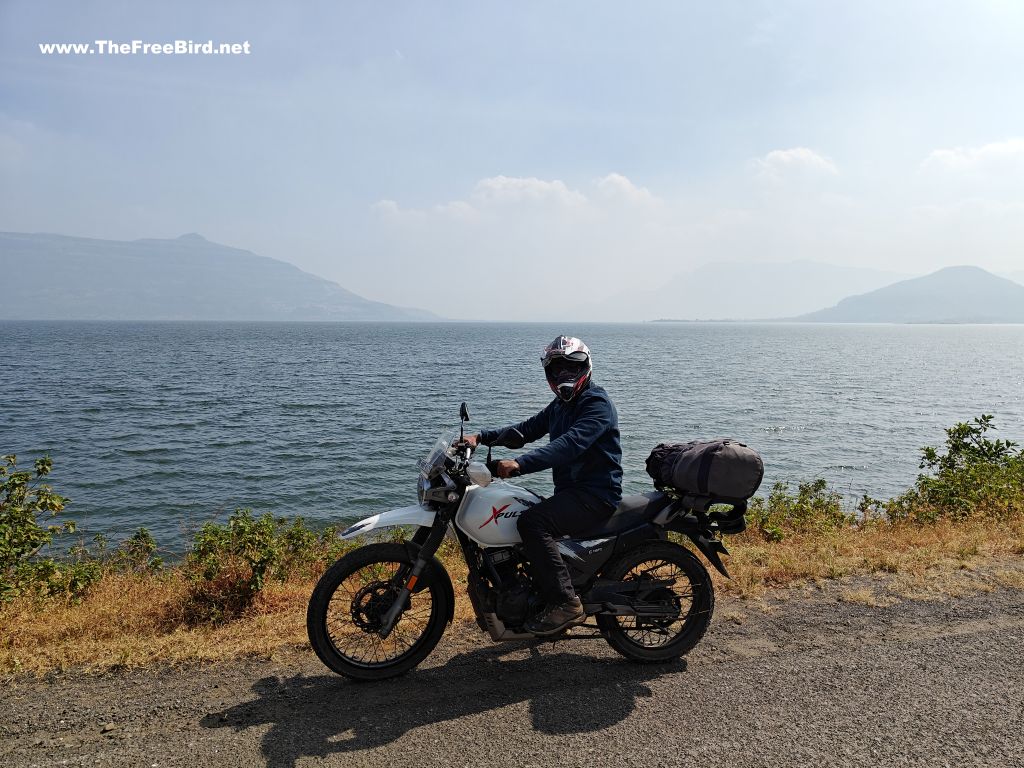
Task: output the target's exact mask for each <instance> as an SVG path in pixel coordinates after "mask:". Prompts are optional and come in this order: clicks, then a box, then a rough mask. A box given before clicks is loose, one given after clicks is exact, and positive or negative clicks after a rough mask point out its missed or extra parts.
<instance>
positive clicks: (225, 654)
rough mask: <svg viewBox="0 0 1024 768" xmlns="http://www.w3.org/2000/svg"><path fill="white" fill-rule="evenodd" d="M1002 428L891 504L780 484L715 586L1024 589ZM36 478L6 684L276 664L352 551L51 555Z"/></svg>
mask: <svg viewBox="0 0 1024 768" xmlns="http://www.w3.org/2000/svg"><path fill="white" fill-rule="evenodd" d="M991 428H992V426H991V423H990V419H989V418H988V417H982V418H981V419H978V420H975V421H974V422H972V423H969V424H958V425H956V426H955V427H953V428H951V429H950V430H947V443H946V448H945V451H944V452H942V453H940V452H939V451H936V450H934V449H931V448H926V449H923V451H922V469H925V470H927V471H926V473H925V474H922V475H921V476H920V477H919V478H918V481H917V483H916V484H915V485H914V487H913V488H911V489H909V490H908V491H907V492H906V493H904V494H901V495H900V496H898V497H896V498H893V499H889V500H886V501H879V500H875V499H864V500H863V501H862V502H861V504H860V505H859V506H858V508H857V509H856V510H847V509H845V508H844V507H843V504H842V501H841V499H840V497H839V495H838V494H836V493H834V492H832V491H831V490H829V489H828V488H827V487H826V485H825V484H824V482H822V481H818V482H814V483H808V484H804V485H800V486H798V488H797V489H795V490H792V489H790V488H788V487H786V486H784V485H779V486H776V487H774V488H773V489H771V491H770V493H769V494H768V496H767V497H764V498H759V499H757V500H755V503H754V504H752V506H751V509H750V512H749V515H748V529H747V531H745V532H744V533H743V534H740V535H738V536H734V537H730V538H729V539H728V541H727V542H726V543H727V546H728V547H729V549H730V552H731V556H730V557H729V558H728V560H727V566H728V567H729V570H730V572H731V574H732V579H731V580H728V581H727V580H725V579H722V578H720V577H718V576H717V574H715V577H716V582H717V586H718V589H719V591H720V593H723V594H726V595H731V596H734V597H736V598H740V599H746V598H757V597H760V596H762V595H764V594H765V593H766V592H768V591H770V590H772V589H774V588H777V587H784V586H792V585H795V584H807V583H813V582H817V581H821V580H829V579H841V578H843V577H849V576H862V575H870V574H886V575H889V576H891V578H888V579H887V584H888V586H887V587H886V588H885V589H878V588H876V587H874V586H872V585H871V584H868V585H867V586H865V585H864V584H859V585H857V586H855V587H851V588H850V589H849V590H848V591H847V592H845V593H844V599H849V600H852V601H856V602H862V603H868V604H885V603H887V602H891V601H893V600H898V599H921V598H934V597H941V596H944V595H945V596H948V595H960V594H963V593H965V592H970V591H972V590H977V589H991V588H994V587H995V586H997V585H1003V586H1007V587H1012V588H1018V589H1024V575H1022V574H1024V567H1018V563H1020V562H1021V560H1022V559H1021V555H1024V454H1022V452H1020V451H1018V450H1017V449H1016V446H1014V445H1013V444H1011V443H1007V442H1005V441H992V440H989V439H987V438H986V437H985V433H986V432H987V431H988V430H989V429H991ZM10 466H11V467H13V462H12V463H11V464H10ZM43 474H45V472H44V473H43ZM10 476H12V475H8V477H10ZM41 477H42V475H39V477H37V479H39V478H41ZM30 479H31V478H28V477H24V476H23V477H21V479H20V480H19V482H18V483H15V484H13V485H11V484H6V485H5V486H4V488H5V490H6V491H8V493H7V496H6V501H5V502H4V504H5V505H6V506H0V513H2V514H3V517H0V526H7V528H6V529H0V533H3V534H4V536H6V538H3V542H5V543H0V544H2V546H6V547H7V549H6V550H4V549H3V548H2V546H0V555H4V553H5V552H6V557H7V560H6V561H4V560H2V559H0V566H2V568H0V577H2V579H3V583H2V584H0V598H2V599H0V672H3V673H7V674H11V673H14V674H17V673H36V674H39V673H45V672H47V671H50V670H54V669H67V668H83V669H89V670H103V669H109V668H112V667H120V666H138V665H145V664H150V663H155V662H161V663H175V662H182V661H198V660H221V659H229V658H237V657H239V656H245V655H255V656H261V657H271V656H273V655H274V654H275V653H277V652H279V651H280V650H281V649H285V648H288V647H294V646H301V645H304V644H305V642H306V636H305V624H304V622H305V607H306V601H307V599H308V597H309V594H310V592H311V591H312V587H313V584H314V583H315V581H316V579H317V578H318V576H319V575H320V573H322V571H323V569H324V568H326V567H327V565H328V564H329V563H330V562H333V561H334V560H335V559H336V558H337V557H338V556H340V555H341V554H342V552H343V551H344V549H345V548H346V547H347V546H350V545H346V544H344V543H342V542H340V541H339V540H338V539H337V536H336V532H335V531H333V530H326V531H320V532H314V531H311V530H309V529H308V528H306V527H305V526H304V525H303V524H302V522H301V520H285V519H280V518H273V517H271V516H263V517H259V518H254V517H253V516H252V515H251V514H249V513H248V512H246V511H239V512H236V513H235V514H234V515H232V516H231V518H230V519H229V520H228V522H227V523H226V524H223V525H217V524H212V523H211V524H208V525H207V526H205V527H204V528H203V529H202V530H201V531H200V533H199V534H198V535H197V536H196V540H195V542H194V544H193V546H192V549H191V551H190V553H189V555H188V557H187V558H186V559H185V560H184V562H182V563H180V564H178V565H176V566H174V567H164V565H163V564H162V563H161V562H160V561H159V559H158V558H156V557H155V542H153V541H152V539H151V538H148V537H147V535H145V534H144V533H143V532H140V533H139V534H137V535H136V536H134V537H132V538H131V539H129V540H128V541H127V542H124V543H122V544H121V545H120V546H119V547H117V548H116V549H114V550H112V551H108V550H107V549H106V548H105V547H94V548H93V549H91V550H90V549H86V548H79V549H78V550H76V551H74V552H72V554H71V556H70V557H68V558H64V559H56V560H55V559H52V558H51V559H47V558H41V557H40V556H39V551H40V546H41V544H40V542H42V543H44V544H45V543H46V542H45V541H44V540H45V538H46V537H45V535H44V533H45V530H47V529H43V528H41V529H40V531H44V533H40V531H36V530H29V531H28V534H25V535H13V534H12V531H14V528H13V526H14V524H15V523H16V522H18V521H21V522H22V523H26V524H27V521H28V519H29V517H30V516H29V515H28V514H27V512H26V510H29V511H32V510H31V509H30V507H31V503H30V502H31V501H32V498H33V497H32V496H31V487H30V486H31V483H30ZM15 486H17V487H15ZM42 498H43V500H44V501H45V502H46V508H45V509H35V510H34V514H36V515H38V514H40V513H46V514H51V515H52V514H55V513H56V512H59V511H60V508H61V507H62V504H61V503H60V497H57V496H55V494H53V493H52V491H50V490H49V489H47V488H43V489H42ZM49 530H50V531H51V533H52V534H54V535H56V534H57V533H60V532H61V531H62V530H63V529H60V527H59V526H57V527H51V528H50V529H49ZM14 533H17V531H14ZM11 542H14V544H11ZM24 542H29V543H30V544H31V547H29V545H27V544H24ZM19 547H20V548H19ZM446 547H447V542H446ZM12 552H13V553H14V554H13V555H12V554H11V553H12ZM26 552H27V553H28V554H27V555H25V553H26ZM18 553H21V555H18V556H15V555H17V554H18ZM441 557H442V560H443V561H444V562H445V564H446V566H447V567H448V569H449V572H450V573H451V575H452V579H453V581H454V582H455V585H456V594H457V609H456V624H457V627H455V628H454V631H464V630H468V625H470V624H471V623H472V614H471V609H470V607H469V601H468V599H466V598H465V597H464V588H460V587H462V586H463V585H464V583H465V566H464V564H462V563H461V562H460V560H459V555H458V552H456V551H455V550H454V549H452V548H450V547H447V548H446V549H443V550H442V552H441ZM5 562H6V564H5ZM1007 564H1008V565H1007ZM1004 566H1006V567H1004ZM450 631H451V630H450ZM472 631H476V630H475V627H474V628H473V630H472Z"/></svg>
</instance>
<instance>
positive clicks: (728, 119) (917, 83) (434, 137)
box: [0, 0, 1024, 320]
mask: <svg viewBox="0 0 1024 768" xmlns="http://www.w3.org/2000/svg"><path fill="white" fill-rule="evenodd" d="M136 39H138V40H142V41H146V42H171V41H174V40H178V39H182V40H194V41H206V40H210V39H212V40H214V41H215V42H243V41H248V42H249V45H250V53H249V54H248V55H239V56H196V55H192V56H167V55H163V56H145V55H122V56H110V55H82V56H73V55H65V56H59V55H44V54H42V53H41V52H40V50H39V44H40V43H47V42H88V43H92V42H93V41H95V40H113V41H116V42H127V41H131V40H136ZM1021 40H1024V3H1020V2H1012V1H1010V0H1007V1H1005V2H986V1H985V0H970V1H964V2H942V1H941V0H939V1H936V0H929V1H928V2H914V1H908V2H892V0H888V1H886V2H875V1H873V0H867V1H865V2H858V3H847V2H842V3H841V2H826V1H822V0H814V1H808V2H791V1H788V0H776V1H773V2H718V3H691V2H642V1H641V2H631V3H626V2H594V1H589V2H558V3H552V2H517V3H508V2H481V1H475V2H422V1H421V2H378V3H366V2H322V3H280V2H274V3H260V2H238V3H232V2H219V3H209V2H192V1H191V0H182V1H180V2H174V3H170V2H167V3H160V4H157V3H139V2H89V1H88V0H84V1H82V2H61V3H58V2H46V1H45V0H44V1H40V0H31V1H22V0H0V230H5V231H18V232H51V233H60V234H67V235H78V236H84V237H98V238H110V239H118V240H130V239H135V238H143V237H177V236H178V235H181V234H184V233H188V232H198V233H201V234H202V235H204V236H205V237H207V238H208V239H210V240H213V241H216V242H220V243H224V244H227V245H232V246H236V247H240V248H246V249H249V250H252V251H254V252H256V253H259V254H260V255H263V256H270V257H273V258H277V259H282V260H285V261H289V262H291V263H293V264H296V265H297V266H299V267H301V268H302V269H305V270H307V271H310V272H313V273H315V274H318V275H321V276H323V277H326V278H328V279H331V280H335V281H337V282H339V283H340V284H342V285H343V286H345V287H346V288H348V289H349V290H352V291H355V292H356V293H359V294H360V295H363V296H365V297H367V298H371V299H375V300H380V301H386V302H389V303H394V304H401V305H406V306H418V307H424V308H428V309H432V310H434V311H437V312H439V313H441V314H443V315H445V316H448V317H473V318H489V319H503V320H511V319H547V318H551V317H555V316H563V315H564V314H565V311H566V308H570V309H571V308H573V307H582V306H593V305H594V304H595V303H596V304H600V302H601V300H602V299H604V298H605V297H612V296H619V295H622V294H623V292H629V291H644V290H650V287H651V285H652V284H654V283H657V282H658V281H663V280H665V279H667V278H668V277H671V276H673V275H677V274H680V273H685V272H687V271H689V270H691V269H694V268H696V267H699V266H701V265H704V264H708V263H713V262H777V261H792V260H797V259H810V260H814V261H821V262H826V263H830V264H838V265H851V266H862V267H870V268H874V269H884V270H891V271H899V272H904V273H910V274H923V273H925V272H928V271H932V270H934V269H938V268H940V267H943V266H949V265H953V264H966V263H970V264H976V265H979V266H982V267H985V268H988V269H991V270H993V271H997V272H1004V273H1005V272H1015V271H1024V80H1022V77H1021V73H1022V72H1024V45H1021V44H1020V41H1021Z"/></svg>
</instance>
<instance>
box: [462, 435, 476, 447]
mask: <svg viewBox="0 0 1024 768" xmlns="http://www.w3.org/2000/svg"><path fill="white" fill-rule="evenodd" d="M462 444H463V445H468V446H469V447H470V448H476V447H477V446H478V445H479V444H480V435H463V437H462Z"/></svg>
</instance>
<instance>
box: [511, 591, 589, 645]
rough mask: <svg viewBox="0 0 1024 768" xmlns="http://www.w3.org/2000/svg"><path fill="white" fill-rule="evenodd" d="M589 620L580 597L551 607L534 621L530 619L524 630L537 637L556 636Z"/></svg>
mask: <svg viewBox="0 0 1024 768" xmlns="http://www.w3.org/2000/svg"><path fill="white" fill-rule="evenodd" d="M586 620H587V616H586V614H585V613H584V612H583V603H581V602H580V599H579V598H578V597H574V598H573V599H572V600H570V601H568V602H566V603H562V604H561V605H549V606H547V607H546V608H544V610H542V611H541V612H540V613H538V614H537V615H536V616H534V617H533V618H532V619H529V620H528V621H527V622H526V624H525V626H524V628H525V629H526V631H527V632H532V633H533V634H535V635H540V636H542V637H543V636H545V635H554V634H556V633H558V632H561V631H562V630H563V629H568V628H569V627H572V626H575V625H576V624H582V623H583V622H584V621H586Z"/></svg>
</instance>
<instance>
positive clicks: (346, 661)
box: [306, 544, 453, 680]
mask: <svg viewBox="0 0 1024 768" xmlns="http://www.w3.org/2000/svg"><path fill="white" fill-rule="evenodd" d="M412 566H413V559H412V557H411V556H410V555H409V551H408V550H407V549H406V547H405V545H403V544H370V545H368V546H365V547H360V548H359V549H357V550H354V551H352V552H350V553H349V554H347V555H345V556H344V557H343V558H341V559H340V560H339V561H338V562H336V563H335V564H334V565H332V566H331V567H330V568H328V569H327V572H326V573H324V575H323V576H322V577H321V578H320V581H319V582H317V585H316V587H315V588H314V590H313V594H312V596H311V597H310V599H309V609H308V611H307V613H306V631H307V633H308V634H309V642H310V645H312V646H313V650H314V651H315V652H316V655H317V656H318V657H320V660H321V661H322V662H323V663H324V664H326V665H327V666H328V667H330V668H331V669H332V670H334V671H335V672H337V673H338V674H341V675H346V676H347V677H351V678H354V679H356V680H383V679H384V678H388V677H394V676H396V675H401V674H403V673H405V672H408V671H409V670H410V669H412V668H413V667H415V666H416V665H417V664H419V663H420V662H421V661H423V659H425V658H426V657H427V655H428V654H429V653H430V652H431V651H432V650H434V646H436V645H437V643H438V641H439V640H440V639H441V635H442V634H443V633H444V628H445V624H446V623H447V621H448V617H449V616H450V615H451V611H452V607H453V606H452V602H451V601H452V589H451V584H450V582H449V581H448V580H447V574H445V573H444V571H443V570H442V569H441V568H440V566H428V568H427V571H426V572H425V573H424V576H423V578H421V579H420V585H421V586H420V587H419V588H418V589H416V591H414V592H413V593H412V594H410V595H409V597H408V598H407V600H406V606H405V610H404V611H403V612H402V613H401V614H400V615H399V618H398V621H397V623H396V624H395V626H394V628H393V629H392V630H391V632H390V634H388V636H387V637H385V638H382V637H381V636H380V634H379V630H380V628H381V625H382V620H383V618H384V615H385V614H386V613H387V611H388V609H389V608H390V607H391V606H392V605H394V602H395V600H396V599H397V597H398V594H399V592H400V591H401V589H402V587H403V585H404V584H405V582H406V581H407V580H408V578H409V572H410V571H411V569H412ZM439 570H440V573H438V571H439Z"/></svg>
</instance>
